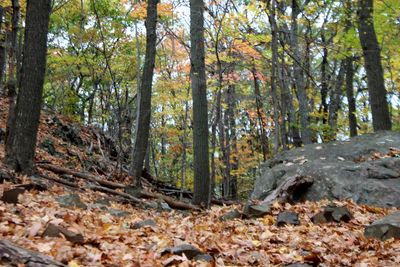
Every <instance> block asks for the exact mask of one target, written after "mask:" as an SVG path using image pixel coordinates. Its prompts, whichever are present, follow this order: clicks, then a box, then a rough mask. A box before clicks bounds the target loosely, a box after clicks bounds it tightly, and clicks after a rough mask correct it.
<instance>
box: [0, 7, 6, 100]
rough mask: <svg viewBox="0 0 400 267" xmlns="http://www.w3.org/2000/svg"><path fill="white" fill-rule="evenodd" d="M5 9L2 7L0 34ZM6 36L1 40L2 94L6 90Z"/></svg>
mask: <svg viewBox="0 0 400 267" xmlns="http://www.w3.org/2000/svg"><path fill="white" fill-rule="evenodd" d="M3 17H4V8H3V7H2V6H0V32H1V31H2V30H3ZM5 36H6V34H5V35H4V36H3V37H2V38H1V39H0V94H3V93H4V92H3V90H4V83H3V82H4V73H5V70H6V38H5Z"/></svg>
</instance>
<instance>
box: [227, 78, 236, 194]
mask: <svg viewBox="0 0 400 267" xmlns="http://www.w3.org/2000/svg"><path fill="white" fill-rule="evenodd" d="M226 93H227V104H228V110H227V116H226V117H227V118H226V123H227V127H226V138H227V140H229V142H227V144H226V146H227V147H229V157H227V161H228V162H227V163H228V164H229V176H230V177H229V178H230V179H229V180H230V183H229V192H230V194H229V198H231V199H237V191H238V188H237V176H236V175H235V174H232V170H237V169H238V167H239V163H238V159H237V153H238V148H237V138H236V122H235V108H236V97H235V85H234V84H230V85H229V86H228V90H227V92H226ZM232 156H233V157H232ZM232 158H233V160H232Z"/></svg>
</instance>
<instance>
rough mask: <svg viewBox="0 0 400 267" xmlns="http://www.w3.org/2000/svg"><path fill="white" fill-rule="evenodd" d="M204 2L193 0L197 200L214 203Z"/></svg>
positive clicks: (195, 179)
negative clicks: (211, 182) (212, 195)
mask: <svg viewBox="0 0 400 267" xmlns="http://www.w3.org/2000/svg"><path fill="white" fill-rule="evenodd" d="M203 12H204V2H203V0H190V43H191V45H190V64H191V69H190V78H191V85H192V98H193V150H194V152H193V153H194V195H193V203H194V204H202V205H204V206H206V207H208V206H209V205H210V198H211V196H210V193H211V188H210V169H209V156H208V111H207V110H208V108H207V88H206V87H207V84H206V69H205V58H204V57H205V51H204V15H203Z"/></svg>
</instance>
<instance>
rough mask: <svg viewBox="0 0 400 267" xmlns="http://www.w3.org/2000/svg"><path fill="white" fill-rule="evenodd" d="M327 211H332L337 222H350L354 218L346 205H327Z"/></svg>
mask: <svg viewBox="0 0 400 267" xmlns="http://www.w3.org/2000/svg"><path fill="white" fill-rule="evenodd" d="M325 213H327V214H328V213H330V214H331V216H332V218H333V220H334V221H335V222H349V221H350V220H351V219H352V218H353V216H352V215H351V213H350V211H349V210H348V209H347V208H346V207H336V206H327V207H325Z"/></svg>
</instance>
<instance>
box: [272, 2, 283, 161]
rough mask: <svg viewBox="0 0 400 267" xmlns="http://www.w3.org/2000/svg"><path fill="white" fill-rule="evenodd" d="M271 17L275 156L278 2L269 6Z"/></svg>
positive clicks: (277, 134) (275, 144)
mask: <svg viewBox="0 0 400 267" xmlns="http://www.w3.org/2000/svg"><path fill="white" fill-rule="evenodd" d="M269 10H270V16H269V22H270V24H271V31H272V33H271V34H272V41H271V50H272V61H271V95H272V106H273V112H274V114H273V120H274V154H276V153H278V149H279V130H280V125H279V117H280V108H279V103H278V101H279V100H278V93H277V86H276V84H277V82H276V80H277V78H276V77H277V75H276V74H277V64H278V33H277V25H276V18H275V13H276V12H275V11H276V1H275V0H272V2H271V4H269Z"/></svg>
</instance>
